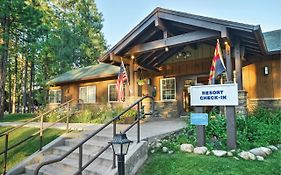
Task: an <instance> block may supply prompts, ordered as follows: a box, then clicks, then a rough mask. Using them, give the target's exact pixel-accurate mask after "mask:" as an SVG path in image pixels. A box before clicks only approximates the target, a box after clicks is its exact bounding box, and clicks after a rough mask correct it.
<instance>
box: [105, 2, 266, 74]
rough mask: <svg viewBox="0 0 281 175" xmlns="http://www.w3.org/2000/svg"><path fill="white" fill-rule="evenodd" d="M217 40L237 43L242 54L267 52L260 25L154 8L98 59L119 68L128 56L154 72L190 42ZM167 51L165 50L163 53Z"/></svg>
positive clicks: (211, 42)
mask: <svg viewBox="0 0 281 175" xmlns="http://www.w3.org/2000/svg"><path fill="white" fill-rule="evenodd" d="M217 38H227V39H228V40H230V41H235V40H240V42H241V46H242V47H244V48H245V55H247V54H249V55H264V54H266V53H267V50H266V47H265V43H264V39H263V35H262V33H261V29H260V26H253V25H247V24H241V23H236V22H231V21H225V20H219V19H214V18H207V17H202V16H197V15H192V14H187V13H182V12H176V11H171V10H166V9H161V8H157V9H155V10H154V11H153V12H152V13H151V14H149V15H148V16H147V17H146V18H145V19H144V20H143V21H142V22H141V23H140V24H139V25H137V26H136V27H135V28H134V29H133V30H132V31H131V32H130V33H128V34H127V35H126V36H125V37H124V38H123V39H122V40H121V41H120V42H118V43H117V44H116V45H115V46H114V47H113V48H112V49H110V50H109V51H108V52H107V54H106V55H105V56H103V57H102V58H101V59H100V60H101V61H102V62H106V63H111V64H115V65H119V64H120V63H119V62H120V61H118V60H121V59H116V58H118V57H122V58H123V60H125V61H124V62H125V64H129V62H130V60H131V56H134V59H135V61H136V63H137V64H139V65H140V66H141V67H143V68H146V69H150V70H154V71H156V70H157V68H158V67H159V66H160V65H161V64H162V63H163V62H165V61H166V60H167V59H168V58H169V57H171V56H172V55H174V54H175V53H177V52H178V51H180V50H181V49H183V48H184V47H185V46H186V45H190V44H193V43H199V42H201V43H206V44H210V45H214V46H215V43H216V39H217ZM165 48H168V51H165Z"/></svg>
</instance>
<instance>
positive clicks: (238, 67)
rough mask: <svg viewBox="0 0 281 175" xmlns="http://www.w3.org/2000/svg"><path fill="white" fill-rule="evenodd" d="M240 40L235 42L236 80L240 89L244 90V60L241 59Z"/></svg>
mask: <svg viewBox="0 0 281 175" xmlns="http://www.w3.org/2000/svg"><path fill="white" fill-rule="evenodd" d="M240 48H241V47H240V41H239V40H236V41H235V44H234V57H235V59H234V60H235V74H236V82H237V84H238V90H243V84H242V60H241V51H240Z"/></svg>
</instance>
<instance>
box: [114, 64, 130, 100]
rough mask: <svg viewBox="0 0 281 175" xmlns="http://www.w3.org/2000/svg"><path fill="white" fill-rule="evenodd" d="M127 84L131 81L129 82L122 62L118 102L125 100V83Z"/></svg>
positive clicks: (117, 87)
mask: <svg viewBox="0 0 281 175" xmlns="http://www.w3.org/2000/svg"><path fill="white" fill-rule="evenodd" d="M127 82H129V81H128V76H127V72H126V68H125V66H124V63H123V61H122V60H121V65H120V71H119V73H118V77H117V83H116V91H117V101H124V100H125V96H124V94H125V93H124V83H127Z"/></svg>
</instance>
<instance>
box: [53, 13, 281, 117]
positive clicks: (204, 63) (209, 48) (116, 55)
mask: <svg viewBox="0 0 281 175" xmlns="http://www.w3.org/2000/svg"><path fill="white" fill-rule="evenodd" d="M280 33H281V30H277V31H272V32H268V33H265V34H263V33H261V28H260V26H253V25H248V24H241V23H236V22H231V21H225V20H219V19H214V18H208V17H202V16H197V15H192V14H187V13H182V12H177V11H171V10H166V9H162V8H157V9H155V10H154V11H153V12H152V13H151V14H149V15H148V16H147V17H146V18H145V19H144V20H143V21H141V22H140V23H139V24H138V25H137V26H136V27H135V28H134V29H132V31H131V32H129V33H128V34H127V35H126V36H125V37H124V38H123V39H122V40H121V41H119V42H118V43H117V44H116V45H115V46H114V47H113V48H112V49H110V50H109V51H108V52H107V53H106V54H105V55H104V56H103V57H102V58H100V61H101V62H104V63H108V64H109V65H110V66H113V65H116V66H117V68H115V69H114V70H115V76H113V73H111V74H110V76H109V74H108V75H107V76H106V74H105V73H101V74H99V75H98V76H95V75H91V76H90V77H91V78H88V79H87V80H85V79H83V76H82V77H80V79H76V80H75V81H74V80H73V81H71V80H70V81H68V82H67V83H62V82H60V81H53V84H54V85H60V88H59V87H58V86H54V87H52V88H57V89H58V88H59V89H62V91H63V92H62V94H63V95H62V96H61V99H62V100H63V101H66V100H67V99H70V98H74V97H77V96H78V97H81V96H82V95H81V90H82V91H83V88H81V87H83V86H88V85H94V86H96V90H95V92H96V93H95V98H96V101H94V102H102V101H103V100H102V99H109V95H108V94H109V93H106V92H109V89H110V88H109V84H111V83H113V84H114V83H115V82H116V78H117V76H116V74H117V72H118V66H120V62H121V60H123V61H124V64H125V65H126V67H127V71H128V73H129V77H130V85H131V89H132V93H129V91H128V88H127V91H126V96H127V101H130V100H131V101H133V100H135V99H136V98H138V97H140V96H142V95H153V96H155V100H156V107H157V109H158V111H159V113H160V115H161V116H164V117H169V116H179V115H185V113H186V112H189V111H192V108H191V107H190V104H189V92H188V88H189V87H190V86H192V85H196V84H207V83H208V77H209V71H210V67H211V62H212V58H213V54H214V48H215V45H216V41H217V39H218V40H219V41H220V43H221V46H222V50H223V55H224V58H225V64H226V67H227V72H226V73H225V74H223V75H222V78H221V81H222V82H225V81H226V77H228V79H229V80H231V81H234V82H235V83H237V84H238V90H239V92H240V94H241V96H239V99H240V102H241V103H239V105H240V107H241V108H239V107H238V108H237V111H242V112H243V110H245V109H247V106H248V108H253V107H254V106H256V105H263V106H267V107H273V108H279V109H280V107H281V83H280V75H281V70H280V67H281V62H280V50H281V46H280ZM278 37H279V38H278ZM276 43H277V44H276ZM278 43H279V44H278ZM121 58H122V59H121ZM73 74H75V73H73ZM106 87H107V88H106ZM90 91H94V90H90ZM67 94H68V95H67ZM82 94H83V93H82ZM112 94H113V93H112ZM84 98H85V97H84ZM104 101H105V102H106V100H104ZM108 101H110V100H107V102H108ZM241 109H243V110H241Z"/></svg>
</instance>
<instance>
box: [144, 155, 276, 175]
mask: <svg viewBox="0 0 281 175" xmlns="http://www.w3.org/2000/svg"><path fill="white" fill-rule="evenodd" d="M280 172H281V152H280V151H279V152H277V153H273V154H272V155H270V156H269V157H268V158H266V159H265V161H264V162H260V161H246V160H241V159H240V160H239V161H238V160H235V159H234V158H232V157H226V158H217V157H215V156H203V155H196V154H188V153H182V152H177V153H175V154H163V153H154V154H151V155H150V156H149V158H148V161H147V162H146V164H145V165H144V167H142V168H141V170H140V173H139V175H151V174H153V175H187V174H190V175H214V174H216V175H247V174H251V175H265V174H268V175H269V174H270V175H280V174H281V173H280Z"/></svg>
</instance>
